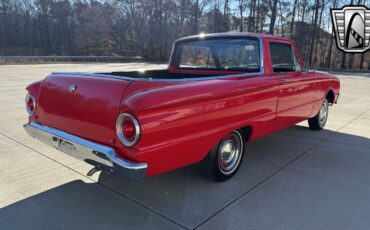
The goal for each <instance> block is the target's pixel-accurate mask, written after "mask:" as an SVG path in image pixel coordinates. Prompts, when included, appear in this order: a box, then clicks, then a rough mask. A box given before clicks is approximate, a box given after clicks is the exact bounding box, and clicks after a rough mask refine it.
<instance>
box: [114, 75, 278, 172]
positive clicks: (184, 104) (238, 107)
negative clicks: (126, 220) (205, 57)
mask: <svg viewBox="0 0 370 230" xmlns="http://www.w3.org/2000/svg"><path fill="white" fill-rule="evenodd" d="M140 84H144V83H140V82H134V83H133V84H132V85H131V86H130V87H129V89H128V90H127V91H128V92H130V88H131V87H139V85H140ZM277 94H278V85H277V79H276V78H274V77H265V76H255V77H241V78H230V79H223V80H209V81H201V82H186V83H176V84H173V85H165V86H163V87H158V85H157V86H156V87H154V88H152V89H146V90H143V91H138V92H137V93H132V94H131V95H128V96H127V98H126V99H125V100H124V101H123V104H122V106H121V110H122V112H123V111H132V112H133V113H135V115H136V116H137V117H138V119H139V121H140V124H141V134H142V135H141V139H140V141H139V143H138V144H137V145H136V146H135V147H133V148H126V147H124V146H121V145H118V146H117V148H120V149H121V152H122V154H124V155H125V157H127V158H129V159H132V160H135V161H139V162H147V163H148V175H153V174H157V173H162V172H165V171H169V170H171V169H175V168H179V167H182V166H185V165H188V164H191V163H194V162H198V161H200V160H202V159H203V158H204V157H205V156H206V154H207V153H208V152H209V151H210V150H211V149H212V148H213V147H214V146H215V145H216V144H217V143H218V142H219V140H220V139H221V138H223V137H224V136H225V135H227V134H228V133H229V132H231V131H232V130H234V129H237V128H241V127H244V126H247V125H251V126H252V127H253V133H252V136H251V138H250V139H255V138H257V137H260V136H262V135H264V134H267V133H270V132H271V130H272V128H273V124H274V122H275V116H276V114H275V112H276V101H277Z"/></svg>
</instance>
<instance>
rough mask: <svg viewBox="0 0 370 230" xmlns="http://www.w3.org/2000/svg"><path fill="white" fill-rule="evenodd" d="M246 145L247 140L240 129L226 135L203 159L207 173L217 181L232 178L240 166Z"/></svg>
mask: <svg viewBox="0 0 370 230" xmlns="http://www.w3.org/2000/svg"><path fill="white" fill-rule="evenodd" d="M244 147H245V141H244V140H243V135H242V133H241V132H240V131H239V130H234V131H233V132H231V133H229V134H228V135H226V137H224V138H223V139H222V140H221V141H220V142H219V143H218V144H217V145H216V146H215V147H214V148H213V149H212V151H211V152H210V153H209V154H208V156H207V157H206V158H205V159H204V160H203V169H204V170H205V172H206V174H208V175H209V176H211V177H212V178H213V179H214V180H216V181H225V180H227V179H230V178H231V177H232V176H234V175H235V173H236V172H237V171H238V169H239V167H240V164H241V161H242V159H243V155H244Z"/></svg>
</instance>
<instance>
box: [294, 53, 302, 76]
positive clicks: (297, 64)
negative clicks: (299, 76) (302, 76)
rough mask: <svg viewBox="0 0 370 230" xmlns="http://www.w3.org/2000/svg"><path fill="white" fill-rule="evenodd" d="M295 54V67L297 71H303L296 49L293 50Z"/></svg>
mask: <svg viewBox="0 0 370 230" xmlns="http://www.w3.org/2000/svg"><path fill="white" fill-rule="evenodd" d="M293 56H294V69H295V71H298V72H301V71H302V66H301V63H299V61H298V57H297V55H295V53H294V51H293Z"/></svg>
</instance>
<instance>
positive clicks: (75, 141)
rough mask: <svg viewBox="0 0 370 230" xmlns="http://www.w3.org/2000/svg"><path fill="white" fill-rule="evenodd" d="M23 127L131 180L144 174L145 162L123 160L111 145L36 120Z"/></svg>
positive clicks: (64, 149)
mask: <svg viewBox="0 0 370 230" xmlns="http://www.w3.org/2000/svg"><path fill="white" fill-rule="evenodd" d="M23 127H24V129H25V130H26V132H27V133H28V135H30V136H31V137H33V138H35V139H37V140H39V141H41V142H43V143H45V144H47V145H49V146H51V147H54V148H56V149H57V150H59V151H61V152H63V153H66V154H67V155H70V156H73V157H75V158H77V159H79V160H82V161H85V162H86V163H89V164H92V165H94V166H101V167H102V169H108V170H110V171H114V172H117V173H119V174H121V175H123V176H125V177H126V178H128V179H130V180H133V181H141V180H143V179H144V177H145V175H146V170H147V167H148V165H147V164H146V163H135V162H131V161H128V160H125V159H123V158H121V157H119V156H118V155H117V154H116V152H115V150H114V149H113V148H111V147H108V146H105V145H101V144H98V143H95V142H92V141H89V140H86V139H83V138H80V137H77V136H74V135H72V134H69V133H66V132H63V131H61V130H58V129H54V128H51V127H48V126H45V125H41V124H38V123H36V122H30V123H27V124H24V125H23Z"/></svg>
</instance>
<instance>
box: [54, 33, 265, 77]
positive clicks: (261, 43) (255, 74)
mask: <svg viewBox="0 0 370 230" xmlns="http://www.w3.org/2000/svg"><path fill="white" fill-rule="evenodd" d="M245 36H246V37H256V38H257V39H258V41H259V46H260V71H259V72H256V73H241V74H231V75H222V76H210V77H199V78H181V79H165V78H133V77H126V76H114V75H108V74H96V73H84V72H53V73H52V74H54V75H83V76H91V77H102V78H111V79H119V80H128V81H154V82H189V81H207V80H222V79H228V78H235V77H250V76H259V75H263V74H264V73H265V69H264V63H263V50H264V48H263V39H262V37H261V36H257V35H245ZM170 61H171V60H170Z"/></svg>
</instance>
